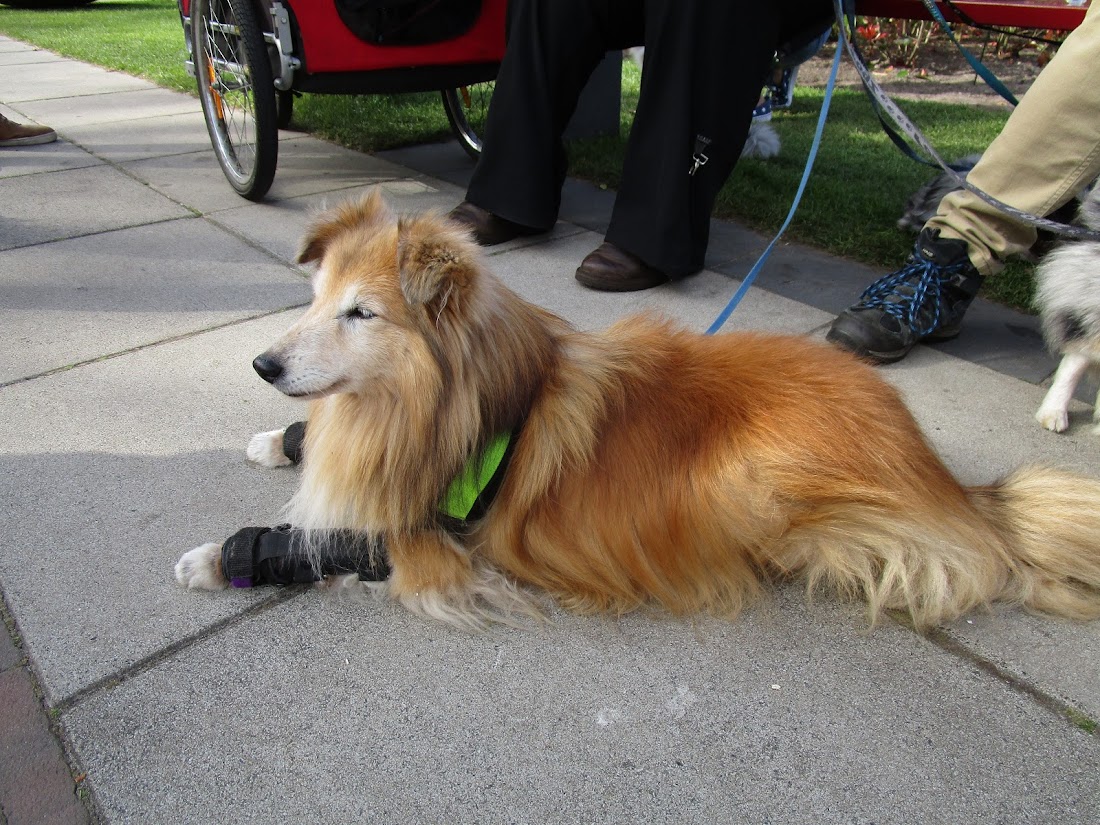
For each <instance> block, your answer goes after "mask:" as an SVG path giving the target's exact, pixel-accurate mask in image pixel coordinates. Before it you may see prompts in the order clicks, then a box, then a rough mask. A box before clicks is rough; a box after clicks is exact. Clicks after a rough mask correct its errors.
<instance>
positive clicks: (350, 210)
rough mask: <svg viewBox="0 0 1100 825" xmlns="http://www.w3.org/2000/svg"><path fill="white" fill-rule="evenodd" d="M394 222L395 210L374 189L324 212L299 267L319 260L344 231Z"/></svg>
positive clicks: (304, 244) (310, 232)
mask: <svg viewBox="0 0 1100 825" xmlns="http://www.w3.org/2000/svg"><path fill="white" fill-rule="evenodd" d="M394 220H395V217H394V214H393V210H391V209H390V206H389V204H388V203H386V199H385V197H383V195H382V192H381V190H379V189H372V190H370V192H368V193H367V194H366V195H364V196H363V197H362V198H360V199H359V200H357V201H348V202H347V203H342V204H340V205H339V206H337V207H334V208H333V209H330V210H328V211H327V212H324V213H322V214H321V216H320V217H319V218H318V219H317V220H316V221H315V222H314V223H313V225H312V226H310V228H309V230H308V231H307V232H306V236H305V238H303V239H302V246H301V248H300V250H299V252H298V257H297V259H296V260H297V261H298V263H300V264H308V263H310V262H311V261H319V260H321V258H323V257H324V255H325V250H326V249H328V246H329V244H330V243H332V241H333V239H334V238H337V237H339V236H340V235H342V234H343V233H344V232H349V231H351V230H356V231H363V230H364V229H366V230H369V229H371V228H376V227H381V226H386V225H392V224H393V222H394Z"/></svg>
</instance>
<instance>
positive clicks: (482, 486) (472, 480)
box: [438, 433, 514, 528]
mask: <svg viewBox="0 0 1100 825" xmlns="http://www.w3.org/2000/svg"><path fill="white" fill-rule="evenodd" d="M512 435H513V434H512V433H500V434H499V435H497V436H495V437H494V438H493V439H492V440H491V441H490V442H489V443H488V444H486V445H485V449H484V450H482V451H481V453H480V454H479V455H476V456H470V458H469V459H467V461H466V466H465V467H463V468H462V472H460V473H459V474H458V475H457V476H456V477H455V479H454V481H452V482H451V483H450V484H449V485H448V486H447V491H446V492H445V493H444V494H443V498H442V499H441V500H440V502H439V508H438V511H439V514H440V515H441V516H443V517H444V519H443V520H444V521H445V522H446V521H454V522H458V523H459V524H458V525H457V526H458V527H459V528H461V527H464V526H465V525H466V523H467V522H470V521H475V520H477V519H479V518H481V517H482V516H483V515H485V513H486V511H488V509H489V505H490V504H492V503H493V497H494V496H496V493H497V490H498V489H499V488H500V483H501V481H502V480H503V477H504V471H505V469H507V467H508V459H509V458H511V452H512V449H511V448H512V445H513V440H514V439H513V437H512ZM448 527H449V528H450V525H448Z"/></svg>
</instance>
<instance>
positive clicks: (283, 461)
mask: <svg viewBox="0 0 1100 825" xmlns="http://www.w3.org/2000/svg"><path fill="white" fill-rule="evenodd" d="M283 432H285V431H284V430H271V431H270V432H266V433H256V434H255V435H254V436H252V440H251V441H249V442H248V450H246V451H245V454H246V455H247V456H248V460H249V461H251V462H253V463H255V464H259V465H260V466H261V467H285V466H286V465H288V464H290V463H291V461H290V459H289V458H287V457H286V455H285V454H284V453H283Z"/></svg>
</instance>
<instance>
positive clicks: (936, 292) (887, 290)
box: [859, 258, 969, 338]
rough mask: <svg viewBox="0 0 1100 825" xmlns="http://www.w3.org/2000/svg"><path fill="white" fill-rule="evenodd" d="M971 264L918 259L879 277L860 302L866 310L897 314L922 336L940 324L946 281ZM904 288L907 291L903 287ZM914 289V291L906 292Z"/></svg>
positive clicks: (903, 322)
mask: <svg viewBox="0 0 1100 825" xmlns="http://www.w3.org/2000/svg"><path fill="white" fill-rule="evenodd" d="M968 263H969V262H968V261H965V260H963V261H958V262H956V263H953V264H949V265H947V266H943V265H941V264H937V263H934V262H932V261H929V260H925V259H924V258H918V259H917V260H915V261H911V262H910V263H908V264H906V265H905V266H903V267H902V268H901V269H899V270H898V271H897V272H893V273H891V274H889V275H886V276H884V277H882V278H879V279H878V280H877V281H875V282H874V283H873V284H871V285H870V286H869V287H867V289H865V290H863V294H862V295H860V296H859V305H860V306H861V307H864V308H866V309H881V310H882V311H883V312H885V313H887V314H889V315H893V316H894V317H895V318H897V319H898V321H900V322H901V323H902V324H904V325H905V326H907V327H909V329H911V330H912V331H913V334H914V335H916V336H917V337H918V338H922V337H924V336H925V335H929V334H931V333H932V332H934V331H935V329H936V327H938V326H939V324H940V306H941V304H942V301H941V298H942V296H943V286H944V284H945V283H946V282H947V281H948V280H950V279H951V277H952V276H954V275H956V274H958V273H959V272H961V271H962V270H963V269H965V268H966V267H967V265H968ZM901 287H904V288H905V290H904V291H903V290H902V289H900V288H901ZM910 290H911V294H906V292H909V291H910ZM891 299H893V300H891ZM929 301H931V306H930V307H929V306H928V302H929ZM929 308H930V309H931V312H930V313H926V314H927V316H928V318H927V320H926V321H924V322H923V323H922V322H921V318H920V316H921V314H922V311H923V310H926V309H929Z"/></svg>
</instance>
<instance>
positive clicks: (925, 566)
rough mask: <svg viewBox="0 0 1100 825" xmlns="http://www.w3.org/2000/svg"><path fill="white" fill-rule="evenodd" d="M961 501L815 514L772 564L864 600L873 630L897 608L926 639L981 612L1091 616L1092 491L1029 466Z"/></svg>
mask: <svg viewBox="0 0 1100 825" xmlns="http://www.w3.org/2000/svg"><path fill="white" fill-rule="evenodd" d="M965 496H966V498H967V500H966V501H963V502H958V501H955V502H948V505H949V506H947V507H945V506H944V502H943V501H940V502H936V501H934V500H929V499H925V500H924V501H923V502H921V501H920V500H919V499H920V497H919V495H916V496H914V497H913V498H912V499H910V500H908V501H906V502H894V506H888V507H887V506H881V505H880V504H875V505H872V504H857V505H853V504H851V503H838V504H837V505H836V506H835V507H834V508H829V507H825V508H819V509H818V510H817V512H816V513H815V514H814V516H813V517H812V521H804V522H803V523H802V524H801V525H800V526H799V529H798V530H797V531H794V532H793V533H792V534H791V535H790V541H789V542H788V543H786V550H787V552H788V553H790V555H786V554H784V555H785V558H784V562H785V563H784V564H783V565H782V566H783V567H785V568H786V569H787V570H789V571H791V572H794V571H795V570H801V571H802V572H803V573H804V574H805V575H806V578H807V580H808V583H809V587H810V589H811V591H812V590H814V589H816V588H818V587H824V588H826V589H828V590H831V591H833V592H837V593H839V594H841V595H842V596H846V597H849V598H851V599H865V600H866V601H867V604H868V612H869V616H870V619H871V621H872V622H874V621H875V620H876V619H877V618H878V617H879V615H880V614H881V613H882V611H884V610H900V611H904V612H906V613H908V614H909V615H910V617H911V618H912V621H913V623H914V625H915V626H917V627H918V628H922V629H926V628H930V627H934V626H935V625H937V624H941V623H943V622H946V621H951V620H953V619H955V618H958V617H959V616H961V615H963V614H964V613H966V612H968V611H970V610H973V609H975V608H979V607H983V606H987V605H989V604H991V603H992V602H1005V603H1009V604H1017V605H1021V606H1023V607H1025V608H1027V609H1030V610H1035V611H1038V612H1042V613H1049V614H1053V615H1056V616H1062V617H1066V618H1070V619H1091V618H1096V617H1098V616H1100V482H1098V481H1094V480H1092V479H1088V478H1084V477H1082V476H1078V475H1074V474H1072V473H1068V472H1062V471H1058V470H1050V469H1045V468H1041V467H1032V468H1026V469H1023V470H1020V471H1017V472H1016V473H1014V474H1013V475H1011V476H1009V477H1008V478H1006V479H1004V480H1002V481H1000V482H998V483H996V484H992V485H989V486H985V487H974V488H969V489H966V490H965ZM951 505H957V506H951Z"/></svg>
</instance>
